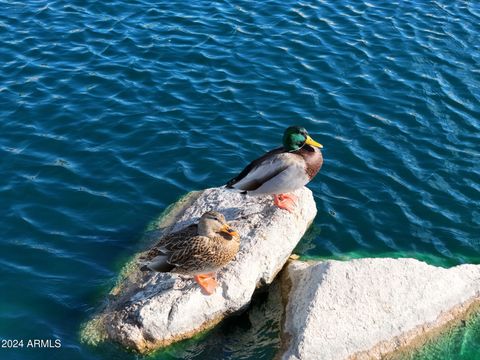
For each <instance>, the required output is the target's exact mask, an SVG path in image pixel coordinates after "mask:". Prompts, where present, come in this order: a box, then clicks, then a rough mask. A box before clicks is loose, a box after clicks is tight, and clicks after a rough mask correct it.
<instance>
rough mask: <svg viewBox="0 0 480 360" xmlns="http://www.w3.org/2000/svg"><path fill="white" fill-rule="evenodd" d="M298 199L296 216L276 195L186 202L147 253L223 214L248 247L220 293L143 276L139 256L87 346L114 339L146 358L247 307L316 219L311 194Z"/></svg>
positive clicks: (92, 326)
mask: <svg viewBox="0 0 480 360" xmlns="http://www.w3.org/2000/svg"><path fill="white" fill-rule="evenodd" d="M295 194H296V195H297V196H298V198H299V199H298V206H297V209H296V211H295V212H293V213H288V212H287V211H285V210H280V209H278V208H276V207H274V206H273V199H272V197H271V196H265V197H249V196H245V195H242V194H239V193H237V192H234V191H231V190H227V189H224V188H213V189H207V190H205V191H203V192H201V193H197V194H195V195H194V196H193V197H190V198H189V199H187V200H184V201H183V202H182V205H181V206H177V207H176V208H175V209H174V211H173V213H175V216H173V217H172V216H167V219H163V220H162V221H161V222H160V224H159V226H160V227H166V228H165V229H163V230H159V231H157V232H154V233H153V235H154V236H150V238H151V239H150V241H149V244H148V245H147V246H145V249H144V250H146V249H147V248H148V247H149V246H150V245H152V244H153V243H154V242H156V240H157V239H158V236H159V235H160V233H161V232H163V233H168V232H170V231H176V230H178V229H180V228H182V227H184V226H186V225H189V224H191V223H192V222H196V221H197V220H198V218H199V217H200V216H201V215H202V214H203V213H204V212H206V211H208V210H217V211H220V212H222V213H223V214H224V215H225V216H226V218H227V221H229V222H230V224H231V225H232V226H233V227H235V228H236V229H237V231H238V232H239V233H240V235H241V244H240V251H239V253H238V255H237V256H236V259H235V260H234V261H233V262H232V263H230V264H229V265H227V267H225V268H224V269H223V270H221V271H220V273H219V277H218V281H219V284H220V285H219V287H218V288H217V289H216V292H215V293H214V294H213V295H210V296H207V295H204V294H203V293H202V292H201V290H200V288H199V287H198V285H197V284H196V283H194V282H193V280H192V279H191V278H189V277H181V276H179V275H174V274H160V273H154V272H151V271H141V270H140V266H139V265H138V261H137V258H138V256H137V257H135V258H134V259H133V260H132V261H131V262H130V263H129V264H128V265H127V266H126V267H125V270H124V275H123V276H122V279H121V280H120V281H119V283H118V285H117V286H116V287H115V288H114V289H113V290H112V292H111V296H110V298H109V300H108V302H107V304H106V305H105V307H104V309H103V310H102V311H101V312H100V313H99V314H97V315H96V316H95V318H94V319H93V320H92V321H90V323H88V324H87V326H86V327H84V329H83V334H82V337H83V339H84V340H86V341H89V342H97V341H100V340H106V339H110V340H114V341H117V342H119V343H121V344H123V345H125V346H127V347H130V348H134V349H136V350H138V351H141V352H146V351H149V350H152V349H155V348H158V347H161V346H165V345H168V344H170V343H172V342H174V341H178V340H181V339H184V338H187V337H191V336H193V335H195V334H196V333H198V332H200V331H202V330H204V329H206V328H209V327H211V326H213V325H215V324H216V323H218V322H219V321H220V320H221V319H223V318H224V317H225V316H227V315H229V314H231V313H234V312H237V311H239V310H241V309H243V308H245V307H246V305H248V304H249V302H250V299H251V297H252V294H253V292H254V291H255V289H256V288H257V287H260V286H262V285H265V284H270V283H271V282H272V281H273V279H274V278H275V276H276V274H277V273H278V272H279V271H280V270H281V269H282V267H283V265H284V264H285V262H286V261H287V259H288V257H289V256H290V254H291V252H292V251H293V249H294V248H295V246H296V245H297V243H298V242H299V240H300V239H301V237H302V236H303V234H304V233H305V231H306V230H307V228H308V226H309V225H310V223H311V222H312V221H313V218H314V217H315V214H316V206H315V202H314V200H313V196H312V193H311V191H310V190H308V189H307V188H302V189H300V190H298V191H297V192H296V193H295ZM171 212H172V211H171ZM169 225H170V226H169Z"/></svg>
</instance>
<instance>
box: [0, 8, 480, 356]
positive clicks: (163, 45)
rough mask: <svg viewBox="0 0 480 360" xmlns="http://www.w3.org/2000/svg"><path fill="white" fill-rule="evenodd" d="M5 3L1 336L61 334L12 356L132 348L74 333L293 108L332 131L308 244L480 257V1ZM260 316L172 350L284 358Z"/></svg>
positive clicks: (325, 250)
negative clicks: (155, 222) (161, 229)
mask: <svg viewBox="0 0 480 360" xmlns="http://www.w3.org/2000/svg"><path fill="white" fill-rule="evenodd" d="M1 4H2V8H3V9H4V11H3V12H2V14H0V40H1V43H2V46H1V48H0V60H1V64H2V65H1V67H0V119H1V122H0V155H1V156H0V171H1V174H2V181H1V182H0V199H1V201H2V204H3V206H2V207H1V210H0V211H1V219H2V229H3V239H2V241H1V242H0V254H1V255H0V270H1V272H2V274H3V276H2V278H1V279H0V293H1V296H0V337H1V338H10V339H39V338H41V339H49V338H59V339H61V340H62V347H61V349H59V350H51V351H46V350H45V351H39V350H27V349H23V350H15V351H7V350H4V349H0V352H1V353H0V357H2V359H3V358H6V359H32V358H43V357H45V358H46V357H48V356H50V355H51V354H55V356H56V358H59V359H71V360H73V359H100V358H103V357H105V356H106V354H110V351H113V352H114V354H115V356H120V355H119V354H121V356H122V357H124V358H125V359H133V358H136V356H135V355H132V354H128V353H123V352H117V350H110V349H93V348H89V347H86V346H84V345H82V344H80V342H79V336H78V330H79V327H80V324H81V323H82V322H84V321H85V320H86V319H87V318H88V316H89V315H91V314H92V313H93V311H94V308H95V306H97V305H98V304H99V303H100V302H101V299H102V298H103V296H104V294H105V292H106V291H107V290H108V288H109V287H110V286H111V284H112V281H113V279H114V277H115V275H116V272H117V271H118V270H119V268H120V267H121V265H122V263H123V261H124V260H125V259H126V258H128V256H130V255H131V254H132V253H133V252H134V251H135V250H137V244H138V239H139V237H140V236H141V233H142V230H143V229H144V227H145V226H146V225H147V224H148V223H149V221H150V220H152V219H153V218H155V216H157V215H158V214H159V213H160V212H161V211H162V210H163V209H164V208H165V207H166V206H167V205H169V204H170V203H172V202H173V201H175V200H176V199H177V198H178V197H179V196H181V195H183V194H184V193H185V192H187V191H190V190H194V189H202V188H205V187H209V186H217V185H221V184H223V183H225V182H226V181H227V180H228V179H230V178H231V177H232V176H233V175H234V174H235V173H237V172H238V171H239V170H241V169H242V168H243V166H244V165H246V163H247V162H248V161H249V160H251V159H253V158H255V157H256V156H258V155H259V154H261V153H263V152H264V151H266V150H268V149H270V148H273V147H275V146H278V145H279V142H280V138H281V133H282V132H283V129H284V128H285V127H286V126H288V125H290V124H294V123H296V124H301V125H304V126H305V127H306V128H307V129H309V131H310V133H311V134H312V136H313V137H314V138H315V139H316V140H318V141H319V142H321V143H322V144H323V145H324V146H325V149H324V158H325V163H324V167H323V169H322V171H321V173H320V174H319V175H318V176H317V178H316V179H315V180H314V181H313V182H312V183H311V184H310V185H309V187H310V188H311V189H312V190H313V191H314V194H315V199H316V203H317V207H318V216H317V218H316V221H315V224H314V227H313V228H312V230H311V231H310V232H309V234H308V235H307V237H306V238H305V239H304V241H303V242H302V243H301V244H300V246H299V252H300V253H301V254H302V255H304V256H309V257H319V256H320V257H337V258H338V257H340V258H341V257H348V256H350V255H352V254H353V256H356V254H361V255H362V256H381V255H382V254H397V255H407V256H416V257H420V258H422V259H427V260H428V261H429V262H431V263H437V264H440V265H443V266H451V265H455V264H460V263H465V262H474V263H480V206H479V205H480V181H479V180H480V121H479V118H480V107H479V100H480V90H479V89H480V76H479V75H480V74H479V69H480V66H479V65H480V48H479V45H480V43H479V42H478V33H479V32H480V25H479V24H480V5H479V4H478V3H477V2H471V1H456V2H451V1H425V2H416V1H399V2H389V1H381V0H379V1H371V2H368V1H353V0H341V1H335V2H322V1H320V2H314V1H300V2H298V1H288V0H287V1H278V0H270V1H263V2H261V3H253V2H249V1H235V2H233V1H216V2H206V1H196V2H192V3H186V2H177V1H169V2H156V3H155V4H152V3H151V2H143V1H129V2H126V1H121V0H112V1H109V2H85V1H74V2H66V1H52V2H48V3H47V2H44V1H31V2H27V3H24V2H5V1H2V2H1ZM259 306H261V305H259ZM247 323H248V322H247ZM272 324H273V323H272ZM247 328H248V326H246V329H243V328H242V327H241V326H240V327H235V326H227V327H226V328H223V330H219V332H218V333H217V335H215V336H214V335H212V336H210V337H208V336H207V338H204V339H199V340H196V341H195V342H193V343H189V344H190V345H189V344H187V345H182V346H179V347H178V348H176V350H175V349H174V350H171V352H170V353H168V354H166V353H162V354H159V355H158V356H157V358H159V359H167V358H169V357H173V358H182V357H183V358H192V359H193V358H195V359H207V358H208V359H212V358H218V359H220V358H227V357H228V358H231V359H250V358H252V359H253V358H259V356H260V355H259V354H261V356H262V357H263V358H265V359H269V358H271V349H272V348H274V347H275V341H274V337H275V336H274V335H272V332H271V331H270V330H269V329H265V328H262V330H261V331H260V332H258V333H252V331H256V330H248V329H247ZM475 329H476V330H475ZM472 331H474V334H476V335H474V336H472V335H469V339H473V340H472V341H470V340H468V341H465V344H467V345H465V346H467V348H468V349H470V350H468V349H467V350H465V353H466V354H473V355H469V357H464V358H465V359H467V358H468V359H475V358H478V357H480V355H479V352H478V348H480V343H479V342H478V334H479V333H478V327H476V328H475V327H473V330H472ZM221 332H224V333H226V334H220V333H221ZM246 338H249V339H256V342H257V343H256V342H255V341H252V340H246ZM258 343H261V344H264V346H259V344H258ZM192 344H193V345H192ZM269 346H270V348H269ZM265 349H267V350H265ZM268 349H270V350H268ZM475 349H476V350H475ZM456 351H457V350H456V349H455V348H452V349H451V353H448V352H445V354H446V355H445V356H450V357H444V358H445V359H449V358H456V356H457V355H458V353H457V352H456ZM269 354H270V355H269Z"/></svg>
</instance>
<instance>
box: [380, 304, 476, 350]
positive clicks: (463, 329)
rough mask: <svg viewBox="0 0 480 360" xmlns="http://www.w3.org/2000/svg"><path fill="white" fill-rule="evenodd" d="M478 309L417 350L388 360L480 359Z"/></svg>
mask: <svg viewBox="0 0 480 360" xmlns="http://www.w3.org/2000/svg"><path fill="white" fill-rule="evenodd" d="M479 344H480V309H477V310H476V311H475V312H474V313H473V314H472V315H471V316H469V318H468V320H466V321H461V322H460V323H459V324H457V325H455V326H453V327H451V328H449V329H448V330H445V331H443V332H442V333H441V334H440V336H437V337H434V338H432V339H430V340H428V341H427V343H426V344H425V345H424V346H422V347H420V348H417V349H413V350H411V351H408V352H405V353H399V354H398V355H395V356H392V357H390V358H389V359H390V360H478V359H480V346H479Z"/></svg>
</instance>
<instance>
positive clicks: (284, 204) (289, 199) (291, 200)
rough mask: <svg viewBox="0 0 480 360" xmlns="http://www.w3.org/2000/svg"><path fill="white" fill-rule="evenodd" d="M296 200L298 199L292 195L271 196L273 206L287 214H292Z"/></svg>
mask: <svg viewBox="0 0 480 360" xmlns="http://www.w3.org/2000/svg"><path fill="white" fill-rule="evenodd" d="M297 200H298V197H297V196H295V195H293V194H278V195H273V202H274V203H275V205H276V206H278V207H279V208H280V209H284V210H287V211H288V212H293V211H294V210H295V206H296V205H297V204H296V202H297Z"/></svg>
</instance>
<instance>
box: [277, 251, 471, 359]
mask: <svg viewBox="0 0 480 360" xmlns="http://www.w3.org/2000/svg"><path fill="white" fill-rule="evenodd" d="M282 281H283V285H284V286H285V287H286V288H285V291H284V294H285V293H286V294H288V295H285V296H286V297H287V298H288V303H287V304H286V308H285V318H284V324H283V329H282V332H283V334H282V338H283V342H284V344H283V345H284V346H283V349H282V352H281V356H280V357H281V358H282V359H289V360H294V359H323V360H328V359H335V360H339V359H380V358H383V357H384V356H385V354H389V353H391V352H393V351H395V350H397V349H398V348H401V347H404V346H408V345H409V344H411V343H412V342H413V341H415V339H418V337H421V336H424V335H425V334H426V333H428V332H429V331H432V330H434V329H435V328H438V327H440V326H442V325H445V324H446V323H448V322H449V321H451V320H453V319H454V318H455V316H459V315H461V313H462V312H464V311H466V310H467V309H468V307H470V306H472V304H475V303H477V302H478V301H479V300H480V265H461V266H456V267H453V268H450V269H444V268H439V267H435V266H430V265H427V264H426V263H423V262H420V261H418V260H414V259H360V260H351V261H345V262H342V261H323V262H316V263H306V262H300V261H292V262H290V263H289V264H288V266H287V267H286V271H285V272H284V273H283V278H282Z"/></svg>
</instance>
